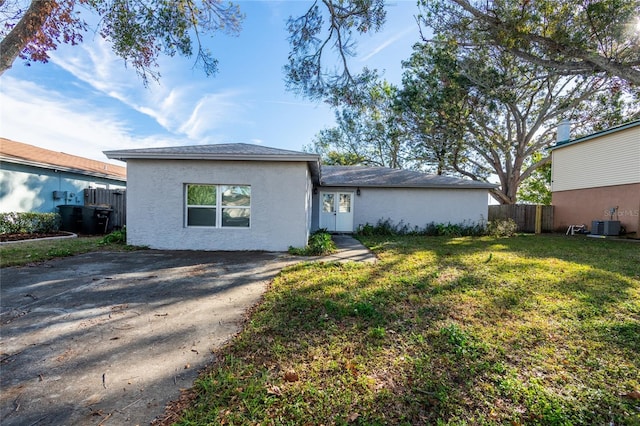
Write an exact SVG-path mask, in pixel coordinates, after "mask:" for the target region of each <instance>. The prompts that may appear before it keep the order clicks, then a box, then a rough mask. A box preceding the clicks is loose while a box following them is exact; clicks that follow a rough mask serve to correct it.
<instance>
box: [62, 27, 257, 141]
mask: <svg viewBox="0 0 640 426" xmlns="http://www.w3.org/2000/svg"><path fill="white" fill-rule="evenodd" d="M73 49H74V50H71V49H66V50H60V51H57V52H55V54H53V55H52V61H53V62H55V63H56V64H57V65H59V66H60V67H62V68H63V69H64V70H66V71H67V72H69V73H71V74H72V75H73V76H74V77H76V78H77V79H79V80H81V81H83V82H85V83H87V84H89V85H90V86H91V87H93V88H94V89H95V90H97V91H99V92H100V93H102V94H103V95H105V96H108V97H110V98H112V99H116V100H117V101H119V102H121V103H122V104H123V105H124V106H126V107H127V108H130V109H133V110H134V111H137V112H139V113H141V114H144V115H146V116H148V117H150V118H152V119H153V120H155V121H156V122H157V123H158V124H159V125H160V126H162V127H163V128H164V129H165V130H167V131H168V132H170V133H172V134H176V135H177V136H182V137H185V136H186V137H187V138H189V139H191V140H193V141H195V142H201V139H202V138H206V137H207V135H208V133H209V132H210V131H212V130H214V129H218V128H220V127H221V126H224V125H228V124H229V122H234V121H236V118H237V117H239V116H240V114H241V112H242V111H243V110H244V109H245V108H244V107H243V105H242V102H241V101H240V99H241V98H242V96H244V94H245V93H244V92H243V91H241V90H236V89H231V90H222V91H218V92H211V91H210V90H208V88H207V85H208V83H209V82H208V81H206V80H201V79H200V80H197V79H185V77H184V75H185V73H184V66H185V65H186V64H185V61H188V60H182V59H180V58H175V57H174V58H171V60H166V59H161V62H162V63H161V69H162V70H163V75H162V77H161V80H160V82H159V83H156V82H155V81H150V82H149V87H147V88H145V87H144V86H143V84H142V81H141V79H140V78H139V77H138V76H137V74H136V73H135V72H134V71H133V70H131V69H126V68H124V66H123V65H122V60H121V59H119V58H117V57H116V56H115V55H114V54H113V52H111V49H110V48H109V46H108V45H107V43H106V42H104V41H103V40H102V39H98V40H96V41H95V42H94V43H89V44H83V45H81V46H76V47H74V48H73Z"/></svg>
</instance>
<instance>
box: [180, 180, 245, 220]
mask: <svg viewBox="0 0 640 426" xmlns="http://www.w3.org/2000/svg"><path fill="white" fill-rule="evenodd" d="M185 191H186V196H185V200H186V203H185V204H186V218H185V219H186V220H185V222H186V226H208V227H216V228H248V227H249V225H250V224H251V187H250V186H248V185H208V184H207V185H202V184H188V185H186V189H185Z"/></svg>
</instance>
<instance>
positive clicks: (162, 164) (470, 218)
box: [105, 144, 494, 251]
mask: <svg viewBox="0 0 640 426" xmlns="http://www.w3.org/2000/svg"><path fill="white" fill-rule="evenodd" d="M105 154H106V155H107V157H109V158H112V159H119V160H123V161H126V162H127V171H128V182H127V238H128V242H129V244H135V245H146V246H149V247H151V248H158V249H178V250H183V249H191V250H269V251H283V250H286V249H287V248H288V247H289V246H294V247H302V246H305V245H306V244H307V240H308V237H309V234H310V232H311V231H313V230H315V229H318V228H327V229H328V230H330V231H335V232H353V231H355V230H356V229H357V227H358V226H359V225H364V224H366V223H367V222H368V223H371V224H375V223H376V222H377V221H378V220H379V219H387V218H388V219H390V220H392V221H393V222H394V223H398V222H400V221H403V222H404V223H406V224H411V225H415V226H420V227H423V226H425V225H426V224H428V223H430V222H443V223H447V222H451V223H458V222H467V223H476V222H479V221H482V220H485V219H486V217H487V197H488V190H489V188H493V187H494V185H490V184H486V183H480V182H472V181H468V180H463V179H456V178H446V177H436V176H428V175H425V174H422V173H418V172H410V171H401V170H392V169H385V168H365V167H355V166H354V167H329V166H322V167H321V166H320V158H319V156H318V155H316V154H309V153H303V152H297V151H289V150H282V149H276V148H268V147H263V146H257V145H248V144H222V145H200V146H185V147H171V148H152V149H133V150H121V151H106V152H105Z"/></svg>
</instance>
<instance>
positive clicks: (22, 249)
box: [0, 237, 137, 268]
mask: <svg viewBox="0 0 640 426" xmlns="http://www.w3.org/2000/svg"><path fill="white" fill-rule="evenodd" d="M103 238H104V237H79V238H68V239H63V240H40V241H29V240H25V241H23V242H19V243H13V244H3V245H0V267H2V268H4V267H7V266H20V265H26V264H28V263H33V262H41V261H44V260H48V259H53V258H56V257H66V256H72V255H74V254H81V253H88V252H91V251H98V250H108V251H122V250H135V249H137V248H136V247H132V246H127V245H124V244H117V243H102V240H103Z"/></svg>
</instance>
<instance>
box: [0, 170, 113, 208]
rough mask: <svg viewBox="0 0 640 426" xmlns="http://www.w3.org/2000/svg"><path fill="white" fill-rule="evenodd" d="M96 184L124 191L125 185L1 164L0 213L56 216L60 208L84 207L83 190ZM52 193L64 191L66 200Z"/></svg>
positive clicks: (79, 175)
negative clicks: (68, 205)
mask: <svg viewBox="0 0 640 426" xmlns="http://www.w3.org/2000/svg"><path fill="white" fill-rule="evenodd" d="M97 185H100V186H105V187H107V188H111V189H117V188H125V183H124V182H120V181H116V180H110V179H104V178H99V177H93V176H84V175H81V174H77V173H70V172H63V171H55V170H51V169H44V168H39V167H33V166H27V165H23V164H13V163H8V162H2V165H1V167H0V211H2V212H41V213H50V212H53V213H56V212H57V211H58V210H57V208H56V207H57V206H59V205H63V204H77V205H82V204H83V203H84V198H83V195H82V190H83V189H86V188H89V187H90V186H93V187H96V186H97ZM53 191H61V192H65V194H64V197H63V198H60V199H54V198H53Z"/></svg>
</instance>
